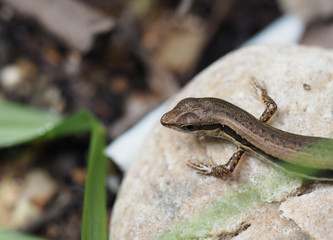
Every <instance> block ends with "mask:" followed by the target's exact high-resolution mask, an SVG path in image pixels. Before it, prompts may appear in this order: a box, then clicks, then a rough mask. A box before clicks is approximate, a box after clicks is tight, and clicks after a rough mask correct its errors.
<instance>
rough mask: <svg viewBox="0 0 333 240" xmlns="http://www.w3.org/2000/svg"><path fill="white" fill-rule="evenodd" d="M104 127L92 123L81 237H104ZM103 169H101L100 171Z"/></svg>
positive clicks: (105, 235)
mask: <svg viewBox="0 0 333 240" xmlns="http://www.w3.org/2000/svg"><path fill="white" fill-rule="evenodd" d="M104 135H105V133H104V129H103V128H102V127H101V126H100V125H98V124H94V127H93V131H92V136H91V143H90V149H89V152H90V153H89V163H88V175H87V182H86V192H85V195H84V208H83V220H82V221H83V222H82V239H84V240H92V239H106V238H107V231H106V227H107V225H106V191H105V188H106V171H105V169H106V159H105V157H104V153H103V149H104V147H105V136H104ZM102 169H104V170H103V171H101V170H102Z"/></svg>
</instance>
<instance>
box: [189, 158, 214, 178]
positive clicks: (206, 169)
mask: <svg viewBox="0 0 333 240" xmlns="http://www.w3.org/2000/svg"><path fill="white" fill-rule="evenodd" d="M187 166H189V167H191V168H194V169H195V170H197V171H198V173H199V174H203V175H212V174H213V168H214V164H213V162H212V160H209V164H205V163H203V162H201V161H200V160H197V161H191V160H189V161H188V162H187Z"/></svg>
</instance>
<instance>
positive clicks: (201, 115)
mask: <svg viewBox="0 0 333 240" xmlns="http://www.w3.org/2000/svg"><path fill="white" fill-rule="evenodd" d="M214 109H215V108H214V98H185V99H183V100H181V101H180V102H179V103H178V104H177V105H176V106H175V107H174V108H173V109H172V110H171V111H169V112H167V113H165V114H164V115H163V116H162V118H161V124H162V125H163V126H165V127H168V128H172V129H175V130H177V131H180V132H186V133H192V134H199V135H213V136H214V135H216V132H218V131H220V128H221V125H220V124H219V123H218V122H217V121H216V120H215V119H214Z"/></svg>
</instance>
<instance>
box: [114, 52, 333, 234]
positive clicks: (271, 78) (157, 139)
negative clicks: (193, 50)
mask: <svg viewBox="0 0 333 240" xmlns="http://www.w3.org/2000/svg"><path fill="white" fill-rule="evenodd" d="M332 66H333V51H330V50H325V49H318V48H306V47H297V46H293V47H282V46H280V47H273V46H256V47H249V48H245V49H240V50H238V51H236V52H233V53H231V54H229V55H227V56H226V57H224V58H222V59H221V60H219V61H217V62H216V63H215V64H213V65H212V66H210V67H209V68H207V69H206V70H205V71H203V72H202V73H201V74H199V75H198V76H197V77H196V78H195V79H193V81H192V82H191V83H190V84H188V85H187V86H186V87H185V88H184V89H183V90H182V91H181V92H180V93H179V94H178V95H177V96H175V98H174V99H173V100H172V101H171V103H170V108H172V107H173V106H174V105H175V104H176V103H177V102H178V101H179V100H181V99H183V98H185V97H189V96H192V97H207V96H209V97H218V98H222V99H225V100H227V101H229V102H231V103H233V104H235V105H237V106H239V107H241V108H243V109H246V110H247V111H248V112H250V113H251V114H253V115H254V116H257V117H259V116H260V114H261V113H262V112H263V110H264V104H263V103H262V102H261V101H260V100H259V99H257V98H256V96H254V94H253V93H252V90H251V88H250V78H251V77H252V76H254V77H256V78H257V79H259V80H261V81H263V82H264V83H265V85H266V87H267V90H268V93H269V95H270V96H271V97H272V98H273V99H274V100H275V101H276V103H277V105H278V108H279V109H278V112H277V113H276V114H275V115H274V116H273V118H272V119H271V120H270V122H269V123H270V124H271V125H272V126H274V127H277V128H280V129H282V130H285V131H289V132H293V133H297V134H304V135H315V136H322V137H330V138H333V68H332ZM304 84H306V85H304ZM235 150H236V147H235V145H234V144H232V143H230V142H229V141H227V140H223V139H222V140H220V139H213V138H197V137H195V136H191V135H187V134H184V133H179V132H176V131H173V130H170V129H167V128H163V127H162V126H161V125H160V124H159V123H157V124H156V126H154V127H153V129H152V132H151V134H150V136H149V137H148V138H147V141H146V143H145V145H144V146H143V148H142V151H141V153H140V155H139V156H138V158H137V159H136V161H135V163H134V165H133V166H132V168H131V169H130V171H129V172H128V174H127V176H126V178H125V180H124V182H123V184H122V187H121V191H120V193H119V195H118V199H117V202H116V204H115V207H114V210H113V213H112V219H111V232H110V239H112V240H117V239H316V238H317V239H332V232H331V231H332V230H331V229H333V223H332V214H331V213H332V211H333V210H332V209H333V205H332V204H331V203H332V196H331V195H332V191H333V188H332V187H333V182H332V183H329V182H327V183H307V184H304V183H303V182H302V180H301V179H298V178H295V177H291V176H289V175H286V174H285V172H284V171H282V170H279V169H277V168H275V167H273V166H272V165H271V164H269V163H266V162H263V161H261V160H259V159H257V158H255V157H254V156H252V155H251V154H246V155H245V156H244V157H243V159H242V160H241V162H240V164H239V165H238V166H237V168H236V169H235V171H234V173H233V174H232V175H231V176H228V177H225V178H215V177H211V176H202V175H198V174H196V172H195V171H194V170H193V169H191V168H189V167H187V166H186V161H187V160H189V159H201V160H203V161H205V160H207V159H209V158H211V159H213V161H214V162H216V163H224V162H226V161H227V160H228V159H229V157H230V156H231V155H232V153H233V152H234V151H235ZM323 192H326V193H325V194H324V193H323ZM298 200H299V201H298ZM309 202H311V204H309ZM320 206H325V209H320ZM300 208H301V210H300ZM327 208H328V209H327ZM305 216H306V217H305ZM323 222H325V224H322V223H323ZM314 229H316V230H315V231H314Z"/></svg>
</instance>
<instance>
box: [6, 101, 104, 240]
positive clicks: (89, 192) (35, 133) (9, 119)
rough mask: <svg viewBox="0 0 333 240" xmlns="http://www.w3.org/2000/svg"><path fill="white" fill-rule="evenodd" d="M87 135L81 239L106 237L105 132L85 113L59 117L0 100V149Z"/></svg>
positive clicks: (15, 235)
mask: <svg viewBox="0 0 333 240" xmlns="http://www.w3.org/2000/svg"><path fill="white" fill-rule="evenodd" d="M88 131H90V132H91V142H90V148H89V159H88V167H87V180H86V190H85V194H84V207H83V220H82V239H85V240H95V239H101V240H103V239H106V238H107V224H106V168H107V166H106V159H105V156H104V148H105V132H104V129H103V127H102V125H101V124H100V123H98V121H97V120H96V119H95V118H94V116H93V115H92V114H91V113H89V112H88V111H84V110H82V111H78V112H76V113H74V114H73V115H71V116H69V117H66V118H63V117H60V116H57V115H54V114H50V113H45V112H42V111H39V110H37V109H34V108H30V107H24V106H20V105H18V104H14V103H10V102H7V101H0V148H3V147H10V146H15V145H18V144H22V143H27V142H31V141H42V140H50V139H54V138H58V137H63V136H68V135H72V134H77V133H82V132H88ZM0 239H1V240H2V239H4V240H6V239H13V240H15V239H18V240H21V239H22V240H25V239H31V240H33V239H38V238H35V237H30V236H27V235H23V234H20V233H17V232H13V231H9V230H0Z"/></svg>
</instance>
